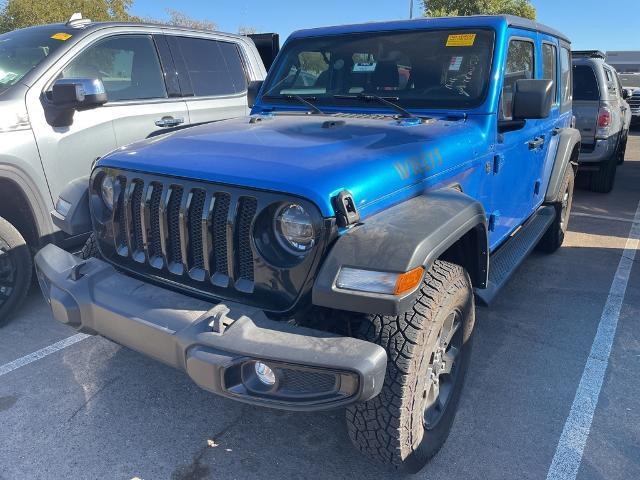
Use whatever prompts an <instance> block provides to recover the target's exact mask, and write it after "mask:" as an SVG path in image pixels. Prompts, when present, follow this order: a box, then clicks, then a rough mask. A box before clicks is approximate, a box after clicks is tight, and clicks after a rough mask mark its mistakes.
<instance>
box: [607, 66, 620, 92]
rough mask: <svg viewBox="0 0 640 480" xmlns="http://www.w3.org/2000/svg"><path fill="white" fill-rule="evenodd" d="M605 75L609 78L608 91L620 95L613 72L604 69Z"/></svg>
mask: <svg viewBox="0 0 640 480" xmlns="http://www.w3.org/2000/svg"><path fill="white" fill-rule="evenodd" d="M604 74H605V76H606V77H607V90H608V91H609V93H612V94H613V95H618V91H617V85H616V82H615V81H614V77H613V72H612V71H611V70H609V69H608V68H607V67H604Z"/></svg>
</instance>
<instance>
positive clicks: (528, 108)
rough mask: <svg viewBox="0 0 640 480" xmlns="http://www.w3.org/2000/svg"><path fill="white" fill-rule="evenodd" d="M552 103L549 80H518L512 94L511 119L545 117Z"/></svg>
mask: <svg viewBox="0 0 640 480" xmlns="http://www.w3.org/2000/svg"><path fill="white" fill-rule="evenodd" d="M552 103H553V82H552V81H551V80H538V79H535V80H525V79H522V80H518V81H516V87H515V92H514V94H513V119H514V120H530V119H536V118H547V117H549V113H550V112H551V104H552Z"/></svg>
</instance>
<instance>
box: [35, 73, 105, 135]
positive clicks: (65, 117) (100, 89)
mask: <svg viewBox="0 0 640 480" xmlns="http://www.w3.org/2000/svg"><path fill="white" fill-rule="evenodd" d="M48 98H49V102H48V105H47V103H46V102H45V117H46V119H47V123H49V125H51V126H52V127H69V126H71V125H73V116H74V114H75V112H76V111H81V110H88V109H90V108H95V107H99V106H100V105H104V104H105V103H107V91H106V90H105V88H104V84H103V83H102V80H100V79H97V78H60V79H58V80H56V81H55V83H54V84H53V87H52V88H51V95H50V96H48Z"/></svg>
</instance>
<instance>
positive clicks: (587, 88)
mask: <svg viewBox="0 0 640 480" xmlns="http://www.w3.org/2000/svg"><path fill="white" fill-rule="evenodd" d="M573 99H574V100H600V90H599V89H598V81H597V80H596V74H595V73H594V71H593V68H591V67H589V66H587V65H575V66H574V67H573Z"/></svg>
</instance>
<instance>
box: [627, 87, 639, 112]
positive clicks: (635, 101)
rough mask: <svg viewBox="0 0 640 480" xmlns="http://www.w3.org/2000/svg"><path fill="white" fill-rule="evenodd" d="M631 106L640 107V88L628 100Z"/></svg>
mask: <svg viewBox="0 0 640 480" xmlns="http://www.w3.org/2000/svg"><path fill="white" fill-rule="evenodd" d="M627 102H628V103H629V106H630V107H631V108H633V109H634V110H635V109H637V108H640V90H639V91H637V92H635V93H634V94H633V96H632V97H631V98H629V99H628V100H627Z"/></svg>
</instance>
